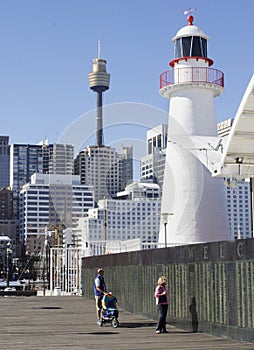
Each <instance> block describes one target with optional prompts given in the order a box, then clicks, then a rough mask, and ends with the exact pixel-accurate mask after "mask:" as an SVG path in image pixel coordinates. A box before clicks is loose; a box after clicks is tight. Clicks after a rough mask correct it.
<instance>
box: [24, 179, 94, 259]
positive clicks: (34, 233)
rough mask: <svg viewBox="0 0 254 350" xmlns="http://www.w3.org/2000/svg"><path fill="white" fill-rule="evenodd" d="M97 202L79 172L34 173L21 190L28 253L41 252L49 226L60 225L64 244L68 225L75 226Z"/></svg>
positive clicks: (55, 226)
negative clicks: (65, 230)
mask: <svg viewBox="0 0 254 350" xmlns="http://www.w3.org/2000/svg"><path fill="white" fill-rule="evenodd" d="M93 206H94V197H93V191H92V189H91V188H90V187H89V186H86V185H80V177H79V176H75V175H57V174H51V175H46V174H34V175H32V177H31V182H30V183H27V184H25V185H24V186H23V188H22V190H21V193H20V231H21V237H22V240H23V241H24V244H25V245H26V251H27V252H28V253H33V252H37V253H38V252H40V251H41V250H42V247H43V243H44V238H45V230H49V231H52V230H54V229H55V228H57V234H58V235H59V236H58V237H54V235H52V241H53V243H54V244H56V242H55V241H56V240H57V245H59V246H61V244H62V231H63V229H64V228H67V227H68V228H73V227H75V226H76V225H77V221H78V219H79V218H83V217H85V216H86V214H87V211H88V209H89V208H93Z"/></svg>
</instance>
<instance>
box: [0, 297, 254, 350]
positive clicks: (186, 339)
mask: <svg viewBox="0 0 254 350" xmlns="http://www.w3.org/2000/svg"><path fill="white" fill-rule="evenodd" d="M0 310H1V314H0V315H1V316H0V319H1V327H0V341H1V349H4V350H14V349H15V350H32V349H33V350H34V349H37V350H40V349H47V350H59V349H63V350H65V349H68V350H81V349H82V350H87V349H89V350H90V349H97V350H101V349H125V350H126V349H130V350H134V349H139V350H143V349H144V350H145V349H171V350H184V349H188V350H199V349H202V350H214V349H216V350H222V349H223V350H225V349H227V350H228V349H230V350H247V349H248V350H250V349H252V350H254V344H251V343H243V342H239V341H233V340H228V339H224V338H218V337H214V336H210V335H207V334H203V333H189V332H186V331H183V330H181V329H177V328H175V327H170V326H168V331H169V333H167V334H159V335H157V334H155V325H156V322H155V321H154V320H149V319H146V318H144V317H141V316H137V315H134V314H131V313H129V312H126V311H123V310H120V314H119V322H120V326H119V327H118V328H113V327H111V325H110V324H105V325H103V327H99V326H98V325H97V324H96V311H95V305H94V302H93V300H86V299H84V298H82V297H77V296H75V297H74V296H73V297H68V296H57V297H53V296H51V297H38V296H37V297H34V296H32V297H1V298H0Z"/></svg>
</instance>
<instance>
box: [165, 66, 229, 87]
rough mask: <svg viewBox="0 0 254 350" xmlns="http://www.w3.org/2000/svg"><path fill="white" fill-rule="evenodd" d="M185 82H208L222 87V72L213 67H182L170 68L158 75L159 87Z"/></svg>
mask: <svg viewBox="0 0 254 350" xmlns="http://www.w3.org/2000/svg"><path fill="white" fill-rule="evenodd" d="M185 83H210V84H215V85H219V86H221V87H224V73H222V72H221V71H219V70H218V69H214V68H207V67H184V68H175V69H171V70H169V71H166V72H163V73H161V75H160V89H162V88H164V87H166V86H169V85H179V84H185Z"/></svg>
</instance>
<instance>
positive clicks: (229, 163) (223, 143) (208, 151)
mask: <svg viewBox="0 0 254 350" xmlns="http://www.w3.org/2000/svg"><path fill="white" fill-rule="evenodd" d="M170 136H171V138H170V139H169V142H173V143H175V144H177V145H178V146H182V147H183V148H185V149H186V150H188V151H189V152H191V153H192V154H194V155H195V156H196V157H197V158H198V159H199V160H200V161H201V162H202V163H203V164H204V165H205V166H206V167H207V168H208V170H209V171H210V172H211V174H212V176H214V177H217V176H219V177H229V178H230V177H233V178H236V179H239V180H240V179H244V178H253V177H254V75H253V76H252V78H251V80H250V82H249V85H248V87H247V89H246V91H245V94H244V96H243V98H242V101H241V103H240V106H239V108H238V111H237V114H236V116H235V119H234V123H233V126H232V128H231V130H230V133H229V135H228V137H225V138H223V139H222V138H221V139H220V138H219V137H214V136H198V135H197V136H190V135H188V134H187V133H186V135H184V136H183V135H170Z"/></svg>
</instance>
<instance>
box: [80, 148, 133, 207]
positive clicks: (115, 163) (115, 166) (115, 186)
mask: <svg viewBox="0 0 254 350" xmlns="http://www.w3.org/2000/svg"><path fill="white" fill-rule="evenodd" d="M127 154H128V158H127V157H126V156H125V154H124V155H121V154H119V153H117V152H116V150H115V149H114V148H112V147H110V146H88V147H86V148H85V149H84V150H83V151H81V152H80V153H79V154H78V156H77V157H76V159H75V161H74V173H75V174H76V175H80V180H81V184H86V185H89V186H93V189H94V196H95V201H96V202H98V200H100V199H103V198H111V197H112V196H113V195H114V194H116V193H117V192H118V191H121V190H123V189H124V187H125V186H124V185H125V183H126V181H128V180H129V178H130V177H131V175H128V174H130V173H131V170H130V171H129V172H128V171H127V169H126V168H127V166H129V165H131V166H132V162H131V159H130V158H129V152H127ZM123 166H124V169H125V172H126V174H127V177H126V174H125V175H123ZM131 169H132V168H131Z"/></svg>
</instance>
